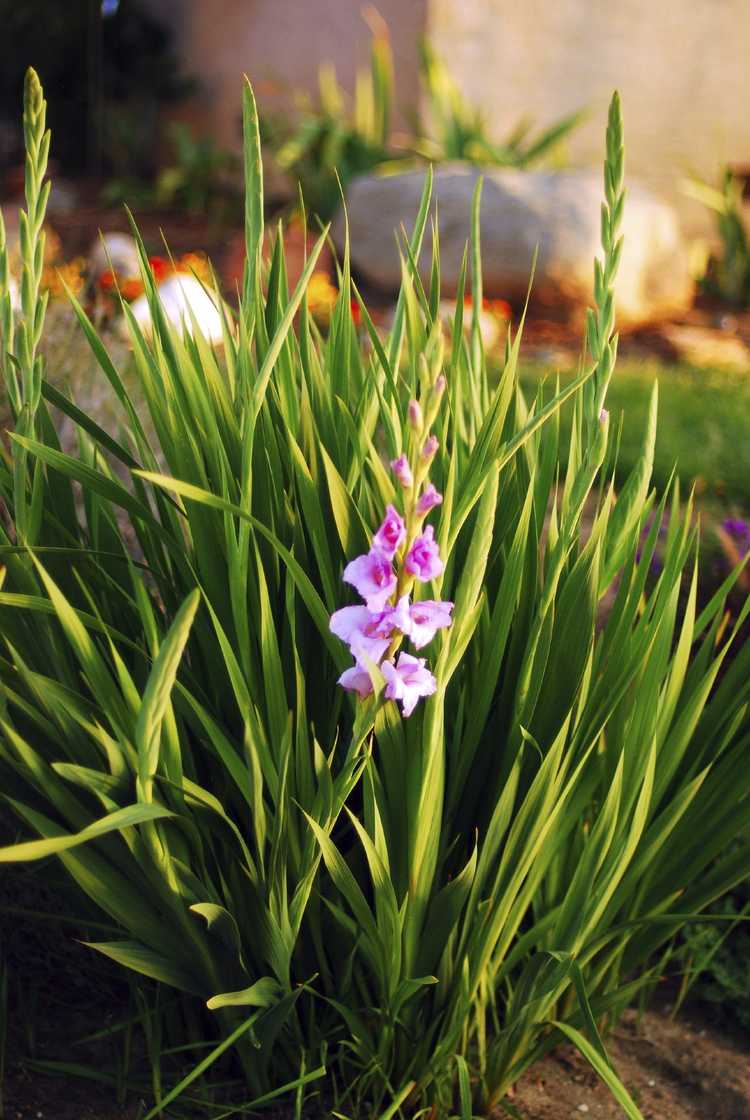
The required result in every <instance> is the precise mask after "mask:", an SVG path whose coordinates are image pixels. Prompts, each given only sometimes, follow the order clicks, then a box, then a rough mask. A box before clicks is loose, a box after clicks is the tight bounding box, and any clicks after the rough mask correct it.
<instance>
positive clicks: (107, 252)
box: [89, 233, 141, 279]
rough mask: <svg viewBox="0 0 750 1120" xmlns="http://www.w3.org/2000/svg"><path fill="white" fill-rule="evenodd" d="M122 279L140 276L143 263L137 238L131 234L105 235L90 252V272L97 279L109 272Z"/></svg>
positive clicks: (98, 239) (93, 245)
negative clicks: (139, 254) (136, 241)
mask: <svg viewBox="0 0 750 1120" xmlns="http://www.w3.org/2000/svg"><path fill="white" fill-rule="evenodd" d="M110 269H111V270H112V271H113V272H116V273H117V275H118V276H119V277H121V278H128V277H133V276H140V274H141V263H140V258H139V256H138V246H137V245H136V243H135V238H133V237H131V236H130V234H129V233H103V234H101V236H99V237H97V238H96V240H95V241H94V242H93V244H92V246H91V249H90V250H89V272H90V274H91V276H92V277H93V278H94V279H96V278H97V277H98V276H101V275H102V273H104V272H108V271H109V270H110Z"/></svg>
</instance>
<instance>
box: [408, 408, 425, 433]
mask: <svg viewBox="0 0 750 1120" xmlns="http://www.w3.org/2000/svg"><path fill="white" fill-rule="evenodd" d="M408 417H409V427H410V428H412V430H413V431H415V432H421V431H422V428H423V426H424V418H423V416H422V409H421V407H420V404H419V401H414V400H411V401H409V409H408Z"/></svg>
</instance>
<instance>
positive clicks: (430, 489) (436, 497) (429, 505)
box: [416, 482, 443, 516]
mask: <svg viewBox="0 0 750 1120" xmlns="http://www.w3.org/2000/svg"><path fill="white" fill-rule="evenodd" d="M442 500H443V495H442V494H439V493H438V492H437V490H436V489H435V487H434V486H433V485H432V483H431V482H428V483H427V485H426V486H425V488H424V490H423V491H422V495H421V497H420V498H419V501H418V502H417V505H416V511H417V513H418V514H420V515H422V516H424V514H426V513H429V512H430V510H431V509H434V508H435V506H439V505H440V503H441V502H442Z"/></svg>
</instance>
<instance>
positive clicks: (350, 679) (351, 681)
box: [338, 665, 372, 700]
mask: <svg viewBox="0 0 750 1120" xmlns="http://www.w3.org/2000/svg"><path fill="white" fill-rule="evenodd" d="M338 683H339V684H340V685H341V687H342V688H345V689H347V691H349V692H357V693H359V695H360V696H361V697H362V699H363V700H364V698H365V696H369V695H370V693H371V692H372V681H371V680H370V674H369V673H368V672H367V670H366V669H362V668H361V667H360V666H359V665H352V667H351V669H345V670H344V672H343V673H342V674H341V676H340V677H339V681H338Z"/></svg>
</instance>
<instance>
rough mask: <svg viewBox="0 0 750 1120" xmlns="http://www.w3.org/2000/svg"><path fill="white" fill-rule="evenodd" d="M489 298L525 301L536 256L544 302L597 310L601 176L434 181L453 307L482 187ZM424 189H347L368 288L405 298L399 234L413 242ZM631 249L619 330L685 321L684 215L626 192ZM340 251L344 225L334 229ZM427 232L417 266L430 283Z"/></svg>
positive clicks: (537, 290) (373, 178) (620, 290)
mask: <svg viewBox="0 0 750 1120" xmlns="http://www.w3.org/2000/svg"><path fill="white" fill-rule="evenodd" d="M480 174H481V175H482V176H483V178H484V185H483V189H482V206H481V231H482V266H483V273H484V290H485V294H486V295H489V296H497V297H502V298H503V299H510V300H514V299H519V298H521V299H522V298H523V296H524V295H525V292H526V288H527V285H528V281H529V274H530V271H531V264H532V258H533V255H534V250H535V248H536V247H537V246H538V249H539V256H538V260H537V267H536V274H535V278H534V288H533V296H534V300H535V302H538V303H540V304H550V305H553V306H555V307H561V306H562V307H563V308H565V307H567V308H569V309H570V310H571V311H572V312H573V313H575V312H576V311H578V310H580V309H581V308H583V307H585V306H586V305H587V304H590V302H591V299H592V283H593V258H594V256H595V255H597V254H600V253H601V249H600V244H599V238H600V209H601V202H602V198H603V187H602V176H601V174H600V173H599V172H594V171H564V172H542V171H516V170H508V169H498V168H476V167H474V166H472V165H470V164H466V163H452V164H444V165H442V166H440V167H437V168H436V169H435V175H434V192H433V201H434V202H436V203H437V213H438V220H439V232H440V266H441V274H442V283H443V293H444V294H445V295H450V294H454V293H455V290H456V285H457V282H458V275H459V269H460V266H461V257H462V254H463V251H464V245H465V243H466V241H467V240H468V237H469V228H470V216H471V202H472V195H473V192H474V187H475V185H476V181H477V178H478V177H479V175H480ZM423 185H424V172H423V171H421V170H418V171H407V172H404V173H399V174H394V175H377V174H371V175H363V176H361V177H359V178H357V179H354V180H353V181H352V182H351V183H350V184H349V186H348V188H347V194H346V205H347V213H348V218H349V231H350V244H351V254H352V263H353V265H354V267H355V268H356V269H357V271H358V272H359V273H360V274H361V275H362V276H363V277H364V278H365V279H366V280H367V281H369V282H370V283H371V284H374V285H376V286H378V287H380V288H382V289H384V290H386V291H394V290H395V289H397V288H398V286H399V283H400V279H401V270H400V265H399V259H398V254H397V251H396V244H395V238H394V234H393V231H394V230H398V229H399V227H400V225H401V224H402V223H403V225H404V226H405V228H406V229H407V231H411V229H412V227H413V224H414V219H415V217H416V214H417V210H418V207H419V200H420V196H421V193H422V188H423ZM622 233H623V234H624V237H625V243H624V246H623V251H622V258H621V262H620V269H619V273H618V276H617V282H616V300H617V313H618V320H619V322H620V323H621V324H623V323H625V324H631V325H635V324H639V323H644V322H649V321H653V320H658V319H661V318H666V317H668V316H671V315H675V314H679V313H681V312H683V311H684V310H685V309H686V308H687V307H688V306H689V305H690V303H691V300H692V294H693V285H692V281H691V278H690V272H689V269H688V252H687V246H686V244H685V242H684V240H683V238H682V236H681V233H680V229H679V225H678V222H677V217H676V215H675V212H674V211H673V210H672V208H671V207H670V206H668V205H667V204H666V203H664V202H662V201H660V200H659V199H658V198H656V197H655V196H654V195H653V194H652V193H651V192H650V191H649V190H647V189H646V188H645V187H644V186H642V185H640V184H638V183H634V182H632V181H628V194H627V199H626V202H625V213H624V217H623V223H622ZM333 235H334V239H335V241H336V243H337V245H338V246H339V248H341V247H342V246H343V241H344V220H343V215H339V216H338V217H337V219H336V222H335V224H334V231H333ZM430 242H431V235H430V232H429V226H428V230H427V233H426V235H425V247H424V250H423V253H422V256H421V259H420V262H419V265H420V271H422V273H423V278H424V280H425V283H427V282H428V281H429V273H428V269H429V259H430Z"/></svg>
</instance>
